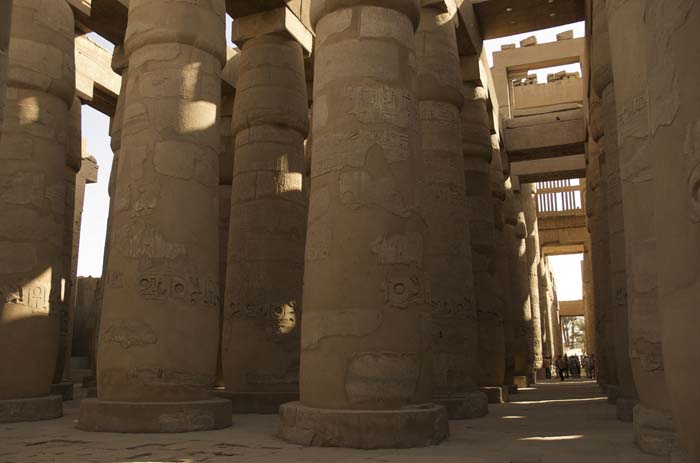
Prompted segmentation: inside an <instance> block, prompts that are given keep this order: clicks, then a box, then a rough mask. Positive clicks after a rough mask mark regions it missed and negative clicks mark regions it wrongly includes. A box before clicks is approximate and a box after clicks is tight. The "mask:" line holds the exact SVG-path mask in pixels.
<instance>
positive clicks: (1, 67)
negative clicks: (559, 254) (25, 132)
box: [0, 1, 12, 140]
mask: <svg viewBox="0 0 700 463" xmlns="http://www.w3.org/2000/svg"><path fill="white" fill-rule="evenodd" d="M11 19H12V1H6V2H2V3H0V140H1V139H2V121H3V118H4V114H5V93H6V89H7V66H8V65H9V63H8V57H7V56H8V55H7V53H8V51H9V49H10V26H11V21H10V20H11Z"/></svg>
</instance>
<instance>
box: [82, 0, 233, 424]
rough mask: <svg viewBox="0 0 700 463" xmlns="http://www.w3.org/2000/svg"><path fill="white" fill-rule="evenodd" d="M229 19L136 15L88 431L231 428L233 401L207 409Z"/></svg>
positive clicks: (210, 6)
mask: <svg viewBox="0 0 700 463" xmlns="http://www.w3.org/2000/svg"><path fill="white" fill-rule="evenodd" d="M164 14H167V18H168V21H163V20H162V18H163V15H164ZM224 17H225V9H224V1H223V0H216V1H209V2H204V3H192V2H180V1H174V0H140V1H139V0H136V1H134V0H132V1H131V3H130V5H129V25H128V28H127V33H126V41H125V48H126V52H127V56H128V57H129V78H128V82H127V86H126V102H125V107H124V122H123V128H122V136H121V152H120V156H119V166H118V169H119V172H118V175H117V178H116V191H115V192H114V198H115V205H114V209H113V217H112V224H111V226H112V232H111V237H110V242H109V244H108V246H109V251H108V252H109V262H108V266H107V269H106V284H105V291H104V303H103V308H102V318H101V323H100V337H99V354H98V356H99V359H98V367H97V387H98V391H97V394H98V398H97V399H86V400H83V401H82V403H81V409H80V420H79V427H80V428H81V429H84V430H92V431H115V432H183V431H194V430H205V429H215V428H223V427H226V426H229V425H230V424H231V406H230V402H228V401H226V400H224V399H212V398H211V393H212V388H213V385H214V380H215V372H216V351H217V339H218V336H217V332H218V325H219V321H218V307H219V290H218V272H219V267H218V255H219V244H218V239H217V234H218V228H217V223H218V191H217V187H218V154H219V143H220V138H219V137H220V134H219V130H218V120H217V111H218V106H219V105H220V93H221V67H222V65H223V62H224V58H225V39H224V27H225V26H224V22H225V19H224ZM193 63H196V66H195V65H193Z"/></svg>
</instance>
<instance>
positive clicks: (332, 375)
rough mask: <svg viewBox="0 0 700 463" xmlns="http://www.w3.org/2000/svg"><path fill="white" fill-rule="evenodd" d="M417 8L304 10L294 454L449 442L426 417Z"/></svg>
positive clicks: (287, 414) (441, 422) (427, 337)
mask: <svg viewBox="0 0 700 463" xmlns="http://www.w3.org/2000/svg"><path fill="white" fill-rule="evenodd" d="M418 3H419V2H418V1H417V0H415V1H413V0H391V1H386V0H382V1H379V0H314V1H312V3H311V18H312V23H313V25H314V27H315V31H316V58H315V72H314V99H313V101H314V117H313V156H312V168H311V178H312V179H311V194H310V202H309V222H308V233H307V242H306V263H305V275H304V319H303V323H302V337H301V349H302V351H301V374H300V392H301V402H296V403H290V404H285V405H283V406H282V407H281V409H280V415H281V427H280V434H281V435H282V437H283V438H285V439H287V440H290V441H293V442H297V443H300V444H304V445H317V446H343V447H357V448H392V447H415V446H424V445H430V444H436V443H438V442H440V441H442V440H443V439H444V438H445V437H446V436H447V432H448V429H447V415H446V412H445V409H444V408H443V407H440V406H435V405H432V404H429V402H430V400H431V396H432V380H433V375H432V367H431V357H432V353H431V351H430V344H431V342H432V326H431V317H430V305H429V293H428V280H427V276H426V271H427V267H426V264H427V262H426V250H427V246H428V244H427V238H428V236H427V231H426V229H425V222H424V218H423V217H422V216H421V214H420V211H419V209H418V208H417V205H416V197H415V196H416V194H417V189H416V180H417V175H418V173H417V172H416V169H417V168H418V157H417V156H418V150H419V149H420V134H419V127H418V118H417V101H416V96H415V88H416V71H415V67H414V66H415V64H414V63H415V52H414V38H413V34H414V30H415V28H416V27H417V25H418V21H419V13H420V9H419V4H418Z"/></svg>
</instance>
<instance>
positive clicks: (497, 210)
mask: <svg viewBox="0 0 700 463" xmlns="http://www.w3.org/2000/svg"><path fill="white" fill-rule="evenodd" d="M491 146H492V148H493V156H492V159H491V165H490V169H489V179H490V188H491V197H492V201H493V216H494V220H493V222H494V229H495V235H494V254H493V259H492V260H491V264H490V266H489V272H490V273H491V278H493V284H494V289H495V291H494V295H495V296H496V298H497V302H496V303H497V304H498V306H499V307H500V308H501V320H502V321H503V349H504V358H503V385H502V386H501V390H502V395H501V399H502V400H503V401H507V400H508V392H509V388H508V386H509V385H511V384H513V371H514V367H515V365H514V363H513V313H512V310H511V308H512V307H513V302H512V297H511V282H510V267H509V265H508V263H509V262H508V247H507V244H508V241H507V239H506V233H507V227H506V223H505V217H504V209H505V208H504V202H505V200H506V189H505V178H504V175H503V162H502V159H501V146H500V138H499V136H498V135H491ZM496 368H497V366H496Z"/></svg>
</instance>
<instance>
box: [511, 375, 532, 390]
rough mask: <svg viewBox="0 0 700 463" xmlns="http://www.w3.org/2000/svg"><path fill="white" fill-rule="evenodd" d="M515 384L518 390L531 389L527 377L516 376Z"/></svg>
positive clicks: (514, 378)
mask: <svg viewBox="0 0 700 463" xmlns="http://www.w3.org/2000/svg"><path fill="white" fill-rule="evenodd" d="M513 383H514V384H515V386H516V387H517V388H518V389H527V388H528V387H530V382H529V381H528V378H527V376H514V377H513Z"/></svg>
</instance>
